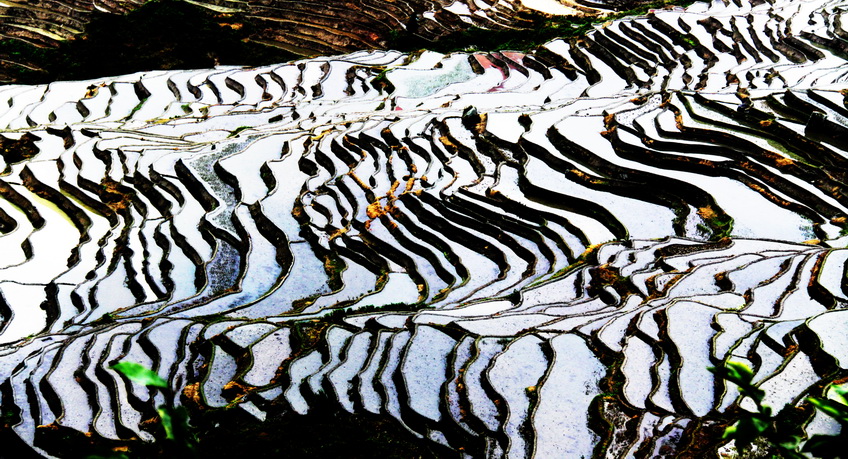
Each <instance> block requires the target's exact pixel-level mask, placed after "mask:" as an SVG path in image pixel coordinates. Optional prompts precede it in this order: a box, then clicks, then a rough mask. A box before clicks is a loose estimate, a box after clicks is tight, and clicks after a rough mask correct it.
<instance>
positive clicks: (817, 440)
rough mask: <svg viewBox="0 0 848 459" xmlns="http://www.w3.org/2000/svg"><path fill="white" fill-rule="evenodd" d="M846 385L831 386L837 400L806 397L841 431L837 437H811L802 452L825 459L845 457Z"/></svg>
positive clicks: (847, 433) (847, 443) (847, 429)
mask: <svg viewBox="0 0 848 459" xmlns="http://www.w3.org/2000/svg"><path fill="white" fill-rule="evenodd" d="M846 386H848V385H839V386H832V387H831V388H830V389H831V390H832V391H833V393H834V395H835V396H836V398H837V399H839V400H838V401H837V400H831V399H828V398H819V397H807V401H808V402H810V403H812V404H813V406H815V407H816V408H818V409H819V410H820V411H821V412H822V413H824V414H826V415H828V416H830V417H832V418H833V419H835V420H836V421H837V422H839V425H840V427H842V430H841V431H840V432H839V435H813V437H812V438H810V440H809V441H807V443H806V444H805V445H804V448H803V451H805V452H809V453H813V455H814V456H816V457H823V458H825V459H831V458H837V457H845V456H846V455H845V450H846V448H847V447H848V387H846Z"/></svg>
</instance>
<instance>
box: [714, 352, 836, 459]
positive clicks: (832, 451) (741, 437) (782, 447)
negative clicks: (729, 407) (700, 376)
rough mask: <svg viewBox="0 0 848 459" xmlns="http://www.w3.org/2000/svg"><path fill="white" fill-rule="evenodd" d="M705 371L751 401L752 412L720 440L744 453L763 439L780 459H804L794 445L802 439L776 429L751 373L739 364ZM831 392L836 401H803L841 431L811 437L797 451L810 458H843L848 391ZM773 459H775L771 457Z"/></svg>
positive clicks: (814, 398)
mask: <svg viewBox="0 0 848 459" xmlns="http://www.w3.org/2000/svg"><path fill="white" fill-rule="evenodd" d="M708 370H709V371H711V372H712V373H714V374H716V375H717V376H719V377H721V378H722V379H726V380H728V381H730V382H732V383H734V384H736V385H737V386H738V387H739V392H740V393H741V394H742V395H743V396H744V397H749V398H750V399H751V400H753V402H754V404H755V405H756V407H757V411H756V412H753V413H751V412H746V413H744V414H742V416H740V418H739V420H738V421H736V423H734V424H733V425H731V426H728V427H727V428H726V429H725V431H724V435H723V436H722V438H724V439H728V438H729V439H732V440H734V441H735V442H736V446H737V448H738V449H739V450H740V451H745V450H747V449H748V448H749V447H750V445H751V444H752V443H753V442H754V441H755V440H757V439H758V438H761V437H762V438H764V439H765V440H766V441H767V442H768V443H769V444H771V446H772V447H773V449H774V450H775V452H776V453H777V454H778V455H779V456H780V457H788V458H804V457H806V456H804V455H802V454H801V453H799V452H798V445H799V444H800V442H801V440H802V439H803V438H802V437H801V436H799V435H787V434H785V433H780V432H778V430H777V429H776V426H775V419H774V418H772V410H771V407H769V406H767V405H765V404H763V399H765V396H766V393H765V391H764V390H762V389H760V388H759V387H756V386H754V384H753V379H754V372H753V371H751V369H750V368H748V366H747V365H745V364H744V363H740V362H727V363H726V365H725V366H724V367H723V368H714V367H710V368H708ZM831 390H833V392H834V393H835V395H836V396H837V398H839V401H837V400H831V399H824V398H818V397H807V401H808V402H809V403H811V404H812V405H813V406H815V407H816V408H818V409H819V410H821V411H822V412H823V413H824V414H826V415H828V416H830V417H831V418H833V419H835V420H836V421H838V422H839V424H840V425H841V426H842V430H841V432H840V433H839V435H814V436H813V437H812V438H810V439H809V440H808V441H807V442H806V443H805V444H804V447H803V448H802V449H801V451H802V452H805V453H811V454H812V455H813V456H814V457H822V458H825V459H834V458H838V457H841V456H844V451H845V447H846V446H845V445H848V387H843V386H833V387H831ZM772 457H775V456H772Z"/></svg>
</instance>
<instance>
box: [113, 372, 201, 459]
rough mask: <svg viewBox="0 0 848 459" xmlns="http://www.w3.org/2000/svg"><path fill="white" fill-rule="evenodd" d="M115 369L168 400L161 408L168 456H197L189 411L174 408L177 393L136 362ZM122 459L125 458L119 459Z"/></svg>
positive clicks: (178, 407) (165, 382)
mask: <svg viewBox="0 0 848 459" xmlns="http://www.w3.org/2000/svg"><path fill="white" fill-rule="evenodd" d="M112 369H113V370H115V371H117V372H118V373H121V374H122V375H124V376H126V377H127V378H129V379H130V380H131V381H133V382H136V383H138V384H143V385H145V386H147V387H152V388H155V389H158V390H159V391H160V392H162V395H164V397H165V403H164V404H163V405H160V406H159V408H157V410H156V411H157V412H158V413H159V419H160V421H161V423H162V430H163V432H164V438H157V440H160V441H163V445H162V449H163V451H164V452H166V453H171V454H174V453H180V454H187V455H189V456H195V455H196V452H197V439H196V438H195V436H194V433H193V432H192V429H191V426H190V425H189V422H188V421H189V418H188V411H187V410H186V409H185V407H183V406H174V395H175V394H174V392H173V391H172V390H171V387H170V386H169V385H168V382H167V381H165V380H164V379H162V378H161V377H160V376H159V375H158V374H156V372H154V371H153V370H151V369H149V368H146V367H145V366H144V365H141V364H139V363H136V362H128V361H123V362H118V363H116V364H114V365H112ZM118 457H122V456H118Z"/></svg>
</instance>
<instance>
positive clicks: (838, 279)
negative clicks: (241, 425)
mask: <svg viewBox="0 0 848 459" xmlns="http://www.w3.org/2000/svg"><path fill="white" fill-rule="evenodd" d="M840 5H841V4H840V3H837V2H833V1H825V0H818V1H808V2H792V1H784V2H775V3H774V4H768V3H759V4H747V3H742V2H737V3H730V2H729V3H727V4H724V3H721V2H713V3H712V4H709V5H707V4H703V3H696V4H694V5H693V6H691V7H689V8H688V9H686V10H685V11H684V10H679V9H677V10H675V9H664V10H658V11H655V12H653V13H651V14H649V15H647V16H644V17H631V18H625V19H621V20H617V21H614V22H611V23H608V24H606V25H604V26H599V27H598V28H596V29H595V30H593V31H592V32H591V33H589V34H588V35H587V36H586V37H582V38H575V39H570V40H556V41H553V42H550V43H548V44H546V45H544V46H543V47H541V48H540V49H539V50H538V51H536V52H534V53H532V54H523V53H517V52H492V53H454V54H449V55H443V54H439V53H435V52H421V53H417V54H414V55H407V54H402V53H399V52H393V51H362V52H356V53H353V54H348V55H344V56H336V57H326V58H314V59H307V60H302V61H298V62H295V63H291V64H285V65H276V66H267V67H260V68H240V67H216V68H213V69H206V70H192V71H151V72H141V73H136V74H132V75H126V76H121V77H114V78H103V79H97V80H91V81H83V82H55V83H51V84H48V85H39V86H20V85H19V86H5V87H3V88H0V98H2V99H3V100H4V101H5V102H4V103H5V104H6V106H7V107H8V109H6V110H5V111H4V112H3V113H2V114H0V127H2V129H3V132H2V133H0V136H2V137H1V138H2V143H0V145H1V146H2V148H0V154H2V162H0V169H2V171H3V172H2V174H0V196H2V198H3V199H2V200H0V223H1V225H0V231H2V233H3V235H2V236H0V245H2V253H3V257H2V259H0V263H2V266H0V294H1V295H2V297H0V299H2V300H1V301H0V306H2V307H0V313H2V319H3V321H2V329H0V341H2V343H4V347H3V348H2V349H0V368H2V370H0V375H2V376H3V377H4V379H3V381H2V384H0V404H2V408H3V412H4V413H9V415H8V416H6V417H5V419H6V421H7V423H8V428H9V429H11V430H12V431H13V432H14V434H15V435H16V436H18V437H20V438H21V439H22V440H23V441H24V442H26V443H27V444H30V445H33V447H35V448H36V449H37V450H38V451H40V452H41V453H44V454H55V455H60V454H61V451H60V450H58V449H57V443H56V441H55V438H54V437H52V436H51V435H50V432H51V431H53V429H55V428H56V427H64V428H68V429H73V430H76V431H79V432H87V433H90V435H92V436H93V437H95V438H104V439H114V440H120V439H123V440H131V439H143V440H149V439H150V438H151V436H150V434H149V433H148V432H147V431H146V430H145V429H146V428H149V423H147V422H145V420H147V419H148V418H150V417H151V416H152V415H153V413H154V411H153V410H154V408H155V406H156V405H157V404H158V403H160V402H161V400H157V399H156V397H154V396H153V395H152V393H150V392H148V391H147V390H144V389H142V388H140V387H138V386H134V385H133V384H132V383H130V382H129V381H127V380H125V379H123V378H122V377H121V376H120V375H118V374H117V373H116V372H115V371H114V370H112V369H110V368H109V366H110V365H111V364H112V363H114V362H116V361H119V360H132V361H136V362H139V363H142V364H144V365H146V366H149V367H151V368H154V369H155V370H156V371H157V372H159V373H160V374H161V375H163V377H166V379H167V380H168V381H169V383H170V384H171V385H172V386H173V388H174V389H175V390H176V391H177V392H178V393H182V394H183V397H182V398H181V403H185V404H188V405H190V406H191V407H192V409H194V410H196V411H203V410H208V409H216V408H229V409H235V410H244V411H246V412H248V413H250V414H252V415H254V416H256V417H258V418H260V419H264V418H265V417H267V416H269V415H279V414H284V415H286V416H296V415H297V413H306V412H310V411H311V410H312V411H314V410H318V409H327V408H326V407H327V405H328V403H327V400H329V401H330V403H329V406H331V407H334V408H333V409H338V410H346V411H350V412H360V413H364V412H370V413H374V414H379V415H382V416H385V417H390V418H393V419H395V420H396V421H397V422H399V423H400V424H401V425H403V426H405V427H406V428H408V429H409V430H411V431H412V432H414V433H415V434H416V435H419V436H421V437H424V438H427V439H429V440H432V441H434V442H437V443H440V444H443V445H445V446H447V447H449V448H452V449H455V450H457V451H464V453H463V454H468V455H471V456H475V457H476V456H482V455H490V456H494V457H500V456H508V457H525V456H534V457H540V458H541V457H578V456H587V457H588V456H589V455H592V454H597V455H601V456H603V455H609V456H615V457H630V456H639V457H641V456H644V455H648V456H654V455H658V454H660V452H663V454H667V452H668V451H671V452H673V453H674V454H683V453H687V452H688V453H692V454H702V453H703V452H704V451H703V450H702V449H700V448H710V447H714V446H715V443H716V441H713V442H712V443H709V442H707V443H708V444H706V446H705V443H704V441H702V440H699V439H701V438H702V437H704V436H709V435H715V432H716V431H717V430H716V429H717V428H718V427H720V426H721V423H722V422H726V421H725V420H724V419H725V418H723V414H722V413H725V412H726V411H727V410H728V409H731V408H732V407H733V406H734V404H736V403H737V399H736V393H735V391H734V390H731V389H728V388H726V387H725V386H724V384H723V383H722V382H721V381H715V380H714V379H713V376H712V375H711V374H710V373H709V372H707V370H706V368H707V366H710V365H720V364H721V362H723V361H725V360H728V359H732V360H741V361H746V362H748V363H750V365H751V366H752V367H753V368H754V370H755V372H756V381H757V382H759V383H761V384H762V387H764V388H767V389H768V393H769V397H770V399H769V400H768V401H767V402H768V403H769V404H770V405H772V406H775V407H780V406H783V405H784V404H785V403H790V404H792V405H795V406H797V407H798V408H797V410H796V411H797V416H799V418H800V419H801V421H799V423H801V424H804V425H806V428H807V432H808V433H814V432H819V431H826V430H828V429H832V428H833V427H834V426H830V425H828V424H827V423H826V422H824V421H823V420H822V419H818V418H816V419H814V420H813V421H812V422H811V423H809V425H807V423H808V422H810V418H811V416H812V412H811V410H809V409H807V408H805V407H804V406H803V404H802V400H803V395H805V394H807V393H816V392H819V393H820V392H821V391H822V390H823V388H824V387H825V386H826V385H827V384H828V383H829V382H830V381H833V380H835V379H838V378H841V377H844V375H845V369H846V367H845V362H848V359H846V358H845V357H844V356H843V354H844V345H843V343H844V338H843V336H844V333H842V332H841V331H842V330H844V323H843V322H844V320H845V319H844V316H845V311H844V306H845V304H846V301H848V297H846V285H845V268H846V266H845V263H846V260H848V252H846V251H845V250H844V249H842V248H841V247H844V246H845V241H846V239H845V235H844V234H845V229H846V221H847V220H846V204H848V203H847V202H846V196H845V195H844V194H843V183H845V175H844V174H845V171H846V168H845V165H846V141H845V137H844V135H843V134H844V131H845V129H846V126H848V123H846V122H845V120H846V117H848V109H846V104H845V95H844V94H843V92H844V91H843V88H844V79H845V75H846V70H848V65H846V62H845V59H844V57H843V56H844V54H843V53H844V51H843V48H844V44H843V41H842V36H844V34H845V32H844V31H843V29H842V26H841V15H842V11H841V9H840ZM790 411H791V410H790ZM44 426H47V427H44ZM713 438H714V437H713Z"/></svg>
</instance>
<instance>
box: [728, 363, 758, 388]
mask: <svg viewBox="0 0 848 459" xmlns="http://www.w3.org/2000/svg"><path fill="white" fill-rule="evenodd" d="M725 368H727V372H728V376H730V380H731V381H733V382H737V381H738V382H737V384H738V383H739V382H741V383H742V384H740V385H750V384H751V381H752V380H753V379H754V372H753V371H751V369H750V368H748V365H745V364H744V363H742V362H727V363H726V364H725Z"/></svg>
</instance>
